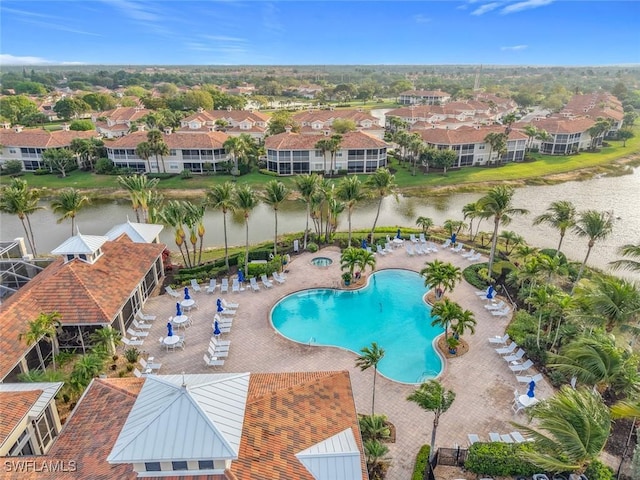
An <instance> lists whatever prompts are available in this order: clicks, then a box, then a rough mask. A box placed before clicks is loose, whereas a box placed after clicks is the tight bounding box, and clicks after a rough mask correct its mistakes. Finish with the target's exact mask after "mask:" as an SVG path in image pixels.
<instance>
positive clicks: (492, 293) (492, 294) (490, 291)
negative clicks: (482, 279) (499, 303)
mask: <svg viewBox="0 0 640 480" xmlns="http://www.w3.org/2000/svg"><path fill="white" fill-rule="evenodd" d="M495 296H496V290H495V289H494V288H493V285H489V288H487V298H488V299H489V300H491V299H492V298H493V297H495Z"/></svg>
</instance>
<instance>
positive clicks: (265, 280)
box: [260, 273, 273, 288]
mask: <svg viewBox="0 0 640 480" xmlns="http://www.w3.org/2000/svg"><path fill="white" fill-rule="evenodd" d="M260 280H261V281H262V284H263V285H264V287H265V288H272V287H273V283H271V280H269V279H268V278H267V276H266V275H265V274H264V273H263V274H262V275H260Z"/></svg>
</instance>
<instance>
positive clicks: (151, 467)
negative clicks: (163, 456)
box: [144, 462, 162, 472]
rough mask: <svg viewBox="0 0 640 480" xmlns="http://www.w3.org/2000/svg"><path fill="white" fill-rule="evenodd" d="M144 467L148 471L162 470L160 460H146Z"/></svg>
mask: <svg viewBox="0 0 640 480" xmlns="http://www.w3.org/2000/svg"><path fill="white" fill-rule="evenodd" d="M144 469H145V470H146V471H147V472H161V471H162V469H161V468H160V462H144Z"/></svg>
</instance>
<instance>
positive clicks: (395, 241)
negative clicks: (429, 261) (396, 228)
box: [391, 237, 404, 248]
mask: <svg viewBox="0 0 640 480" xmlns="http://www.w3.org/2000/svg"><path fill="white" fill-rule="evenodd" d="M391 243H393V246H394V247H396V248H397V247H399V246H401V245H402V244H404V240H403V239H401V238H397V237H396V238H394V239H393V240H391Z"/></svg>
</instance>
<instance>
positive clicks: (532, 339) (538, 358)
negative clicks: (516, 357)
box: [518, 335, 549, 365]
mask: <svg viewBox="0 0 640 480" xmlns="http://www.w3.org/2000/svg"><path fill="white" fill-rule="evenodd" d="M518 345H520V346H521V347H522V349H523V350H524V351H525V352H527V357H528V358H530V359H531V360H533V361H534V362H535V363H538V364H541V365H546V364H547V359H548V355H549V352H548V345H547V342H546V340H544V339H543V338H541V339H540V346H539V347H538V343H537V342H536V336H535V335H527V336H526V337H525V338H524V341H523V342H522V343H518Z"/></svg>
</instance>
